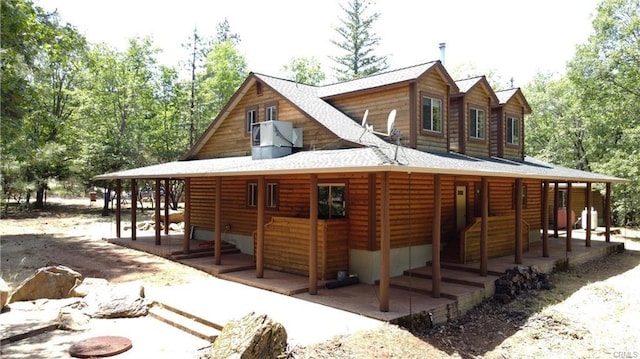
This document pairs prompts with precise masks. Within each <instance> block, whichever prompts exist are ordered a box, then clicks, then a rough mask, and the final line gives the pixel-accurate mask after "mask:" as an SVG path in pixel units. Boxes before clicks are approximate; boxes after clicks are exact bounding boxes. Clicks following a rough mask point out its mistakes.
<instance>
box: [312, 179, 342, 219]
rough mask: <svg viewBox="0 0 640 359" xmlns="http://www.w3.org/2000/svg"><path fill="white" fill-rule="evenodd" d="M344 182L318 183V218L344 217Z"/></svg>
mask: <svg viewBox="0 0 640 359" xmlns="http://www.w3.org/2000/svg"><path fill="white" fill-rule="evenodd" d="M345 194H346V192H345V186H344V184H320V185H318V218H323V219H328V218H346V217H347V209H346V201H345Z"/></svg>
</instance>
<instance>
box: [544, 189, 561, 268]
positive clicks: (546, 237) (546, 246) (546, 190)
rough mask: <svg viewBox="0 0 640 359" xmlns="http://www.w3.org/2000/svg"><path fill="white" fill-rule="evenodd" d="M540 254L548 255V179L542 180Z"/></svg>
mask: <svg viewBox="0 0 640 359" xmlns="http://www.w3.org/2000/svg"><path fill="white" fill-rule="evenodd" d="M556 218H557V217H556ZM542 256H543V257H549V181H543V182H542Z"/></svg>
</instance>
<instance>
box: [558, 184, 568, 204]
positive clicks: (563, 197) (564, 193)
mask: <svg viewBox="0 0 640 359" xmlns="http://www.w3.org/2000/svg"><path fill="white" fill-rule="evenodd" d="M558 192H560V193H558V194H559V195H560V199H559V200H558V208H567V190H566V189H561V190H559V191H558Z"/></svg>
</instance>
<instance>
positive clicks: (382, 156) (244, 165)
mask: <svg viewBox="0 0 640 359" xmlns="http://www.w3.org/2000/svg"><path fill="white" fill-rule="evenodd" d="M396 150H397V155H396ZM387 171H388V172H415V173H434V174H444V175H468V176H486V177H507V178H535V179H545V180H552V181H561V182H567V181H572V182H612V183H617V182H627V180H625V179H622V178H617V177H612V176H606V175H602V174H597V173H591V172H585V171H579V170H574V169H570V168H565V167H560V166H556V165H553V164H549V163H545V162H543V161H540V160H537V159H535V158H531V157H526V158H525V159H524V160H523V161H512V160H506V159H502V158H496V157H492V158H479V157H472V156H467V155H461V154H457V153H430V152H422V151H418V150H414V149H411V148H407V147H399V148H397V149H396V147H395V146H393V145H386V146H382V147H377V146H370V147H364V148H350V149H338V150H322V151H301V152H297V153H294V154H291V155H289V156H285V157H281V158H273V159H260V160H254V159H252V158H251V156H245V157H227V158H214V159H202V160H190V161H176V162H169V163H164V164H158V165H153V166H147V167H140V168H135V169H131V170H125V171H119V172H114V173H108V174H103V175H100V176H97V177H95V179H97V180H113V179H155V178H187V177H211V176H224V177H230V176H247V175H251V176H255V175H287V174H311V173H317V174H320V173H344V172H387Z"/></svg>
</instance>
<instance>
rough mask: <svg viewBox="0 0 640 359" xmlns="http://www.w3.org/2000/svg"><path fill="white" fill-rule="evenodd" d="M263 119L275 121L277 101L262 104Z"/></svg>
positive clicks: (276, 117)
mask: <svg viewBox="0 0 640 359" xmlns="http://www.w3.org/2000/svg"><path fill="white" fill-rule="evenodd" d="M264 118H265V121H276V120H277V119H278V103H277V102H270V103H268V104H266V105H264Z"/></svg>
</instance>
